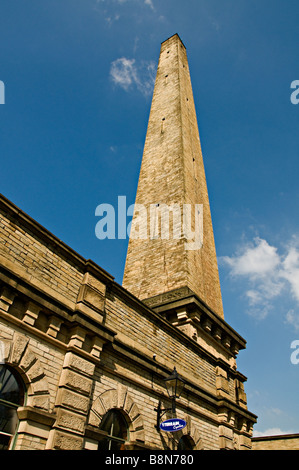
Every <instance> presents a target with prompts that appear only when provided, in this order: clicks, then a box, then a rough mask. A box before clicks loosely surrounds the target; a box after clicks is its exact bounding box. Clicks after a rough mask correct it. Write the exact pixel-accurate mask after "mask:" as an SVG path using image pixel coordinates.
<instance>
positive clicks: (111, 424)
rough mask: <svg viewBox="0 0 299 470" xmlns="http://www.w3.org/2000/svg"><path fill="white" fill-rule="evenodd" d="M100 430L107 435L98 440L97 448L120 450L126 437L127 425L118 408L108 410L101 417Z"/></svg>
mask: <svg viewBox="0 0 299 470" xmlns="http://www.w3.org/2000/svg"><path fill="white" fill-rule="evenodd" d="M100 429H101V430H102V431H105V432H107V433H108V436H107V437H105V438H103V439H102V440H101V441H100V442H99V447H98V449H99V450H102V451H104V450H122V449H124V443H125V441H126V439H127V437H128V425H127V422H126V420H125V418H124V417H123V415H122V414H121V413H120V411H118V410H110V411H108V413H106V415H105V416H104V417H103V420H102V423H101V427H100Z"/></svg>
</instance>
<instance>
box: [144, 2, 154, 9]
mask: <svg viewBox="0 0 299 470" xmlns="http://www.w3.org/2000/svg"><path fill="white" fill-rule="evenodd" d="M144 3H145V5H148V6H149V7H150V8H151V9H152V10H154V9H155V8H154V4H153V2H152V0H144Z"/></svg>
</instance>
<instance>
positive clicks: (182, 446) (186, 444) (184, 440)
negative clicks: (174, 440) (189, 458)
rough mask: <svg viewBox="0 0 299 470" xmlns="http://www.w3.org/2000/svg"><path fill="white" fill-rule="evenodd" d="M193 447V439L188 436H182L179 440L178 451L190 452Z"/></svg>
mask: <svg viewBox="0 0 299 470" xmlns="http://www.w3.org/2000/svg"><path fill="white" fill-rule="evenodd" d="M193 447H194V443H193V439H192V438H191V437H190V436H183V437H181V439H180V440H179V443H178V450H192V449H193Z"/></svg>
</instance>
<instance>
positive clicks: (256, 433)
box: [253, 428, 294, 437]
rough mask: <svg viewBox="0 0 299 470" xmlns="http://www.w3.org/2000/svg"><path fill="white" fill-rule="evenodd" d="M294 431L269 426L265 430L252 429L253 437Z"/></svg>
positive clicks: (278, 434) (279, 434)
mask: <svg viewBox="0 0 299 470" xmlns="http://www.w3.org/2000/svg"><path fill="white" fill-rule="evenodd" d="M293 433H294V431H282V429H280V428H269V429H266V430H265V431H263V432H261V431H255V430H254V431H253V437H264V436H281V435H284V434H293Z"/></svg>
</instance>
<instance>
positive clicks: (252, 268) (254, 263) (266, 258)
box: [223, 238, 280, 277]
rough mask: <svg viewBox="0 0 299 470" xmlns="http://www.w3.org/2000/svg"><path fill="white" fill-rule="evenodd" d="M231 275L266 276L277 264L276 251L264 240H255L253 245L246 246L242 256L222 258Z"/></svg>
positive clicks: (278, 260)
mask: <svg viewBox="0 0 299 470" xmlns="http://www.w3.org/2000/svg"><path fill="white" fill-rule="evenodd" d="M223 261H225V262H226V263H227V264H228V265H229V266H230V267H231V271H232V274H233V275H237V276H243V275H248V276H254V277H260V276H263V275H266V274H268V273H269V272H271V271H272V270H273V269H275V268H276V266H277V265H278V264H279V262H280V259H279V256H278V254H277V249H276V248H274V247H273V246H270V245H269V244H268V243H267V242H266V241H265V240H261V239H260V238H256V239H255V245H251V246H247V247H246V248H245V250H244V252H243V253H242V254H240V255H239V256H234V257H232V258H230V257H228V256H226V257H223Z"/></svg>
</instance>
